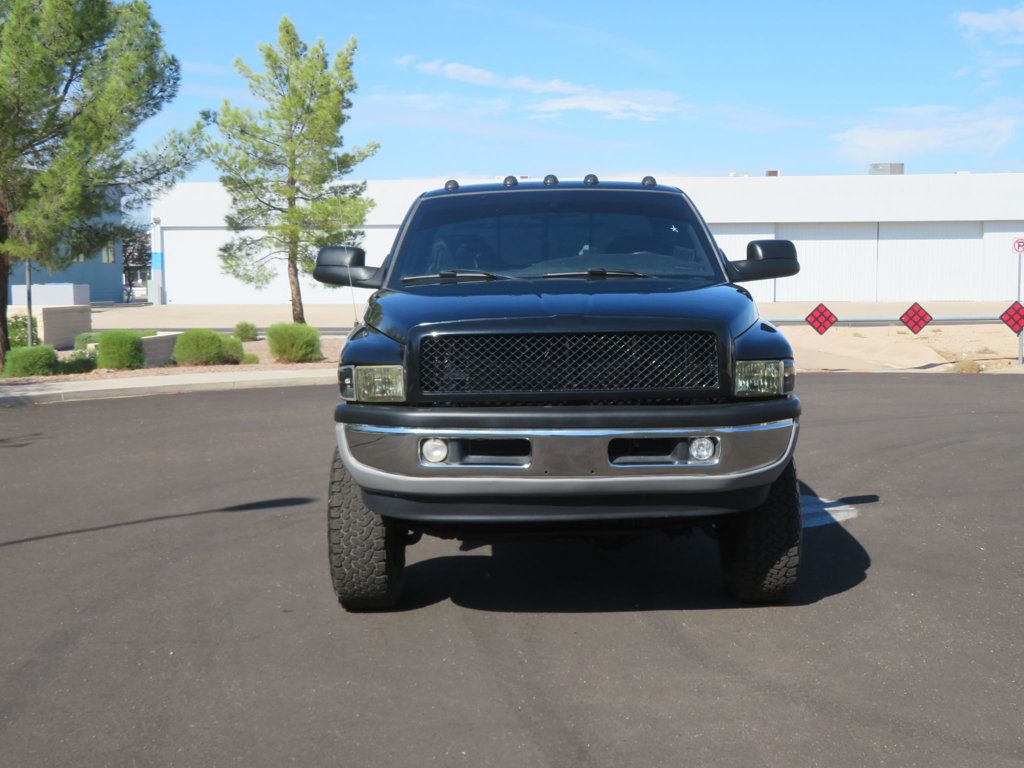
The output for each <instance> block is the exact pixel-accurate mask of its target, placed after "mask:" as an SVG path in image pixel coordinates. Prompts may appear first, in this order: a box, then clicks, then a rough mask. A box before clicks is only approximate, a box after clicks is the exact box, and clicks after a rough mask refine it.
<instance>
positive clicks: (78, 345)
mask: <svg viewBox="0 0 1024 768" xmlns="http://www.w3.org/2000/svg"><path fill="white" fill-rule="evenodd" d="M99 340H100V332H99V331H86V332H85V333H80V334H78V335H77V336H75V349H78V350H82V349H88V348H89V345H90V344H96V343H97V342H99Z"/></svg>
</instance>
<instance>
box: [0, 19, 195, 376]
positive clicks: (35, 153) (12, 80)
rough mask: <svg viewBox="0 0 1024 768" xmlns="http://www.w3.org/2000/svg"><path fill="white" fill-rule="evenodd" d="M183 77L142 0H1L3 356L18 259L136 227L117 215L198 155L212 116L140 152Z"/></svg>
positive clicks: (49, 257) (89, 245)
mask: <svg viewBox="0 0 1024 768" xmlns="http://www.w3.org/2000/svg"><path fill="white" fill-rule="evenodd" d="M178 81H179V67H178V62H177V60H176V59H175V58H174V57H173V56H171V55H169V54H168V53H167V52H166V51H165V50H164V47H163V41H162V39H161V31H160V27H159V25H158V24H157V23H156V22H155V21H154V20H153V17H152V14H151V13H150V8H149V5H148V4H147V3H145V2H142V1H141V0H128V1H127V2H115V1H114V0H0V116H2V117H0V364H2V363H3V355H4V353H5V352H6V351H7V350H8V349H9V348H10V343H9V340H8V333H7V299H8V289H9V283H10V275H11V271H12V268H13V265H14V263H15V262H16V261H18V260H24V259H32V260H34V261H36V262H38V263H40V264H42V265H43V266H45V267H47V268H49V269H52V270H59V269H61V268H63V267H65V266H67V265H68V264H69V263H70V262H71V261H72V260H73V259H74V258H75V256H76V255H78V254H93V253H96V252H97V251H98V250H99V249H100V247H101V246H103V245H107V244H109V243H111V242H112V241H114V240H115V239H117V238H119V237H121V236H123V235H125V234H127V233H128V232H129V231H130V228H128V227H126V226H123V225H121V224H118V223H110V221H109V220H110V219H111V218H113V219H114V220H115V221H120V218H121V217H120V215H119V214H120V212H121V210H122V209H123V208H132V207H136V208H137V207H140V206H141V205H143V204H144V203H145V202H146V201H148V200H149V199H151V197H152V196H153V195H154V194H157V193H159V192H160V191H162V190H164V189H166V188H167V187H169V186H170V185H171V184H173V183H174V182H175V181H177V180H178V179H180V178H181V176H182V175H183V174H184V173H186V172H187V171H188V170H189V168H190V167H191V166H192V165H193V164H194V162H195V161H196V160H197V158H198V157H199V155H200V153H201V151H202V145H203V141H204V139H203V124H202V123H203V121H202V120H200V121H199V122H197V123H196V125H194V126H192V127H191V128H190V129H188V130H186V131H183V132H181V131H174V132H171V133H170V134H168V135H167V136H166V137H165V138H164V139H163V140H162V141H161V142H160V143H159V144H158V145H157V146H155V147H153V148H152V149H150V150H147V151H141V152H135V148H134V143H133V140H132V135H133V134H134V132H135V130H136V128H138V126H139V125H140V124H141V123H142V122H143V121H144V120H146V119H147V118H149V117H152V116H153V115H155V114H156V113H157V112H159V111H160V109H161V107H162V106H163V105H164V104H166V103H167V102H168V101H170V100H171V99H173V98H174V96H175V94H176V93H177V89H178ZM108 214H118V215H117V216H114V217H110V216H108V217H107V218H108V221H107V222H104V220H103V217H104V216H107V215H108Z"/></svg>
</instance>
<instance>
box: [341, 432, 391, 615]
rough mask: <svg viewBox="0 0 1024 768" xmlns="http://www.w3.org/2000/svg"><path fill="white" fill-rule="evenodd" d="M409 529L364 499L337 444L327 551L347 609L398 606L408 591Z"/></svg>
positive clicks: (356, 609) (375, 609)
mask: <svg viewBox="0 0 1024 768" xmlns="http://www.w3.org/2000/svg"><path fill="white" fill-rule="evenodd" d="M406 534H407V531H406V530H405V529H404V528H402V527H398V526H395V525H394V524H391V523H388V522H387V521H385V520H384V518H382V517H381V516H380V515H378V514H376V513H375V512H373V511H372V510H370V509H369V508H368V507H367V506H366V504H364V503H363V494H362V492H361V491H360V490H359V486H358V485H356V483H355V481H354V480H353V479H352V476H351V475H350V474H349V473H348V470H346V469H345V466H344V465H343V464H342V463H341V456H340V455H339V454H338V450H337V449H335V451H334V461H333V463H332V464H331V485H330V489H329V491H328V495H327V552H328V556H329V558H330V563H331V581H332V582H334V592H335V594H337V596H338V602H340V603H341V604H342V606H343V607H344V608H345V610H347V611H377V610H382V609H386V608H391V607H392V606H394V604H395V603H396V602H397V601H398V596H399V594H400V593H401V590H402V573H403V571H404V570H405V542H406Z"/></svg>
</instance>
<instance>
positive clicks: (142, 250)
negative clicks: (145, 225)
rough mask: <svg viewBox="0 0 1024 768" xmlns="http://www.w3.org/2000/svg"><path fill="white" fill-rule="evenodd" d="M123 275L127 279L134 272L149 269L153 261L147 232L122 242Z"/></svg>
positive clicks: (140, 232)
mask: <svg viewBox="0 0 1024 768" xmlns="http://www.w3.org/2000/svg"><path fill="white" fill-rule="evenodd" d="M121 247H122V250H123V257H124V273H125V277H127V276H128V275H129V274H130V273H131V272H134V271H136V270H143V269H149V266H150V264H151V263H152V261H153V246H152V244H151V243H150V239H149V232H148V231H139V232H136V233H135V234H134V235H132V236H130V237H128V238H126V239H125V240H124V241H123V242H122V246H121Z"/></svg>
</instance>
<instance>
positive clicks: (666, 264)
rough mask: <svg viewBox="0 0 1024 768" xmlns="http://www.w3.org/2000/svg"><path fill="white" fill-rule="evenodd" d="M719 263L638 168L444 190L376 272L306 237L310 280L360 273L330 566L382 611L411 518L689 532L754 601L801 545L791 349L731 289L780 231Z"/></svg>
mask: <svg viewBox="0 0 1024 768" xmlns="http://www.w3.org/2000/svg"><path fill="white" fill-rule="evenodd" d="M746 256H747V258H746V259H745V260H742V261H731V262H730V261H728V260H727V259H726V258H725V254H724V253H723V252H722V251H721V250H720V249H719V248H718V246H717V245H716V243H715V240H714V237H712V235H711V232H710V231H709V229H708V226H707V224H706V223H705V222H704V220H703V219H702V218H701V216H700V214H699V213H698V212H697V210H696V208H695V207H694V205H693V203H692V202H691V201H690V199H689V198H688V197H687V196H686V195H685V194H683V192H682V191H680V190H679V189H677V188H674V187H667V186H662V185H659V184H657V182H656V181H655V180H654V179H653V178H651V177H646V178H644V179H643V181H642V182H640V183H620V182H613V183H608V182H601V181H599V180H598V179H597V178H596V177H595V176H593V175H589V176H587V177H586V178H585V179H584V180H583V181H582V182H560V181H559V180H558V179H556V178H555V177H554V176H548V177H546V178H545V179H544V181H543V182H519V181H518V180H517V179H516V178H515V177H512V176H510V177H508V178H506V179H505V181H504V182H502V183H495V184H486V185H474V186H459V184H458V183H457V182H455V181H449V182H448V183H447V184H446V185H445V186H444V188H443V189H439V190H435V191H432V192H427V193H425V194H423V195H422V196H420V197H419V198H418V199H417V200H416V201H415V203H414V204H413V206H412V208H411V210H410V211H409V213H408V215H407V216H406V218H405V221H404V223H403V224H402V226H401V228H400V230H399V232H398V235H397V237H396V240H395V244H394V248H393V250H392V252H391V253H390V254H389V255H388V257H387V258H386V259H385V260H384V262H383V265H382V266H380V267H368V266H366V265H365V254H364V252H363V251H362V250H361V249H360V248H357V247H353V246H337V247H330V248H324V249H323V250H321V252H320V254H319V256H318V258H317V263H316V268H315V271H314V277H315V278H316V279H317V280H320V281H321V282H324V283H328V284H333V285H344V286H349V285H351V286H357V287H363V288H372V289H375V293H374V294H373V295H372V296H371V298H370V300H369V304H368V306H367V309H366V313H365V316H364V318H363V322H362V323H361V324H359V325H358V326H357V327H356V328H354V329H353V330H352V333H351V335H350V336H349V337H348V341H347V343H346V344H345V348H344V350H343V351H342V354H341V361H340V365H339V368H338V377H339V385H340V388H341V400H340V402H339V404H338V406H337V407H336V409H335V414H334V418H335V422H336V431H337V444H338V447H337V451H336V452H335V454H334V463H333V466H332V468H331V480H330V495H329V499H328V510H327V514H328V536H329V555H330V568H331V575H332V579H333V582H334V588H335V591H336V593H337V595H338V599H339V600H340V602H341V604H342V605H343V606H344V607H345V608H346V609H348V610H374V609H383V608H388V607H390V606H392V605H394V603H395V602H396V601H397V599H398V597H399V592H400V590H401V584H402V573H403V568H404V564H405V548H406V546H408V545H410V544H412V543H414V542H416V541H417V540H419V537H420V536H422V535H423V534H429V535H435V536H442V537H454V538H461V539H472V540H478V541H495V540H500V539H502V538H503V537H509V536H541V537H546V536H554V537H563V536H586V537H594V538H600V539H603V540H605V541H611V542H614V541H618V540H624V539H628V538H629V537H634V536H637V535H640V534H644V533H646V532H648V531H652V530H659V531H664V532H667V533H670V534H676V533H686V532H689V531H690V530H692V529H693V528H695V527H700V528H703V529H704V530H706V531H707V532H709V533H710V534H711V535H712V536H714V537H715V538H717V540H718V541H719V545H720V552H721V561H722V565H723V569H724V572H725V577H726V583H727V585H728V587H729V589H730V590H731V592H732V594H733V595H734V596H735V597H736V598H737V599H739V600H742V601H746V602H773V601H779V600H782V599H784V598H785V597H786V596H787V595H788V594H789V593H790V591H791V590H792V588H793V586H794V584H795V582H796V578H797V568H798V564H799V560H800V549H801V530H802V527H801V514H800V494H799V490H798V486H797V479H796V471H795V469H794V467H793V451H794V448H795V446H796V440H797V433H798V430H799V416H800V401H799V400H798V399H797V398H796V396H795V395H794V394H793V386H794V383H795V369H794V366H793V352H792V348H791V347H790V345H789V343H788V342H787V341H786V339H785V338H784V337H783V335H782V334H781V333H780V332H779V331H778V329H776V328H775V327H774V326H773V325H772V324H771V323H769V322H767V321H765V320H763V319H761V318H760V317H759V316H758V311H757V307H756V306H755V304H754V301H753V299H752V298H751V296H750V294H749V293H748V292H747V291H746V290H745V289H744V288H743V287H741V286H739V285H737V283H740V282H743V281H746V280H758V279H764V278H777V277H786V276H788V275H793V274H796V273H797V272H798V271H799V265H798V263H797V259H796V250H795V249H794V247H793V244H792V243H790V242H788V241H783V240H762V241H755V242H751V243H750V244H749V245H748V247H747V253H746Z"/></svg>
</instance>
